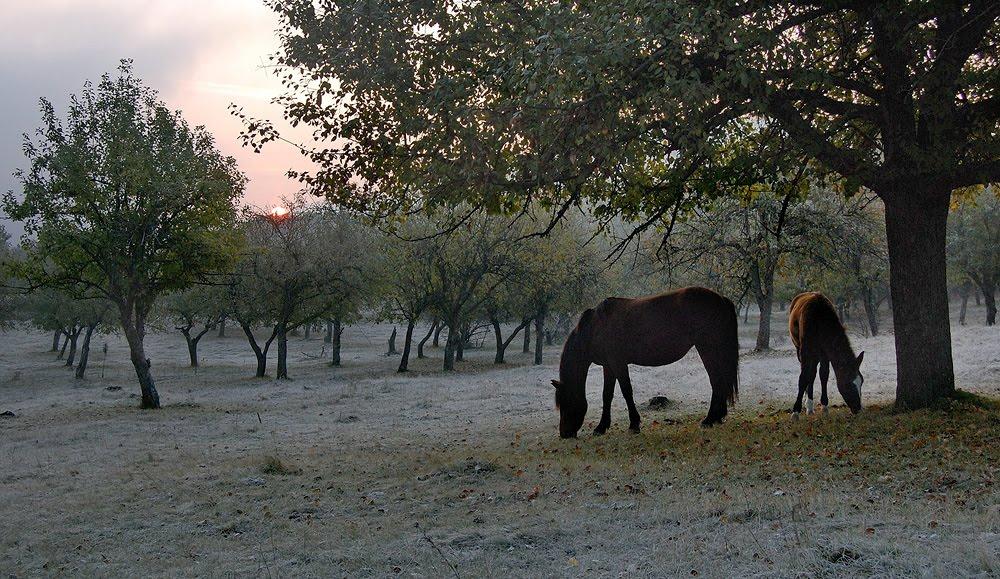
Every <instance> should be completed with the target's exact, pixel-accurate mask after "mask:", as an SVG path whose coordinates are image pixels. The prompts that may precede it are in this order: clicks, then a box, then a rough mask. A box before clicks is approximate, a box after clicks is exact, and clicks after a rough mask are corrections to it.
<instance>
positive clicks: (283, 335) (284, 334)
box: [274, 323, 294, 380]
mask: <svg viewBox="0 0 1000 579" xmlns="http://www.w3.org/2000/svg"><path fill="white" fill-rule="evenodd" d="M293 333H294V331H293ZM274 377H275V378H276V379H278V380H287V379H288V328H287V327H286V326H285V324H284V323H281V324H278V370H277V371H276V372H275V374H274Z"/></svg>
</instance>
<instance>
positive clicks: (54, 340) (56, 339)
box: [49, 330, 62, 352]
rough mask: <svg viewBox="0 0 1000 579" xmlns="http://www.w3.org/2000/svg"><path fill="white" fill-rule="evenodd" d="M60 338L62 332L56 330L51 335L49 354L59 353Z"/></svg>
mask: <svg viewBox="0 0 1000 579" xmlns="http://www.w3.org/2000/svg"><path fill="white" fill-rule="evenodd" d="M61 337H62V330H56V331H55V333H53V334H52V349H51V350H49V351H50V352H58V351H59V338H61Z"/></svg>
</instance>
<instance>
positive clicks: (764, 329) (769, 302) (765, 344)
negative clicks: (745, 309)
mask: <svg viewBox="0 0 1000 579" xmlns="http://www.w3.org/2000/svg"><path fill="white" fill-rule="evenodd" d="M773 306H774V299H773V298H772V297H771V294H770V292H768V293H766V294H764V295H758V296H757V308H759V309H760V319H758V320H757V345H756V350H757V351H758V352H766V351H768V350H770V349H771V312H772V308H773Z"/></svg>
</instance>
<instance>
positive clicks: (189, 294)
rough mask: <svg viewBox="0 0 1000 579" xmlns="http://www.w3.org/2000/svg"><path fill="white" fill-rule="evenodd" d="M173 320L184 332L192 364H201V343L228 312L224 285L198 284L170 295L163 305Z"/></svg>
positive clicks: (171, 321) (177, 327)
mask: <svg viewBox="0 0 1000 579" xmlns="http://www.w3.org/2000/svg"><path fill="white" fill-rule="evenodd" d="M163 307H164V310H165V313H166V315H167V316H168V318H169V320H170V323H172V324H174V327H175V328H176V329H177V330H178V331H179V332H180V333H181V335H183V336H184V341H185V342H186V343H187V348H188V358H189V359H190V361H191V367H192V368H197V367H198V343H199V342H200V341H201V339H202V338H203V337H204V336H205V334H207V333H209V332H211V331H212V330H214V329H215V328H216V327H217V326H218V325H219V324H220V323H221V322H222V318H223V317H224V316H225V292H224V288H220V287H218V286H209V285H197V286H194V287H191V288H188V289H186V290H183V291H179V292H174V293H172V294H170V295H168V296H167V298H166V300H165V303H164V305H163Z"/></svg>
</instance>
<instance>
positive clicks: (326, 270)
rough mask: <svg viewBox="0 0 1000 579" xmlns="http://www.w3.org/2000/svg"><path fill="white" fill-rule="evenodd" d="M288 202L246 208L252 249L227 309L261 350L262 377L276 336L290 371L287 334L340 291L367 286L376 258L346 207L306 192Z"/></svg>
mask: <svg viewBox="0 0 1000 579" xmlns="http://www.w3.org/2000/svg"><path fill="white" fill-rule="evenodd" d="M288 205H289V206H290V207H289V210H287V211H286V212H273V213H265V214H259V213H252V212H251V213H250V214H249V215H248V216H247V218H246V220H245V222H244V227H243V230H244V235H245V237H246V240H247V247H246V252H245V255H244V257H243V259H242V261H241V262H240V264H239V266H238V267H237V269H236V272H235V273H234V274H233V276H232V282H231V284H230V302H229V305H228V308H227V309H228V310H229V311H230V315H231V316H232V318H234V319H235V320H236V321H237V322H238V323H239V324H240V326H241V327H242V328H243V332H244V333H245V334H246V336H247V340H248V341H249V343H250V346H251V348H252V349H253V351H254V354H255V355H256V357H257V372H256V375H257V376H258V377H263V376H264V375H265V373H266V367H267V354H268V350H269V349H270V347H271V344H272V343H274V342H277V345H278V360H277V370H276V373H275V377H276V378H279V379H282V378H288V335H289V334H290V333H291V332H292V331H294V330H295V329H297V328H299V327H301V326H303V325H305V324H309V323H312V322H313V321H315V320H317V319H321V318H324V317H326V316H328V315H329V314H331V313H332V312H335V311H336V310H337V307H336V302H337V300H338V299H341V297H342V296H344V295H345V294H352V293H356V292H357V291H358V288H361V287H365V286H366V285H367V284H368V282H369V279H368V277H367V276H369V275H370V271H371V267H370V265H369V264H370V263H371V261H372V259H374V255H373V254H374V253H375V252H373V251H371V247H372V244H371V243H370V240H369V238H368V237H367V236H366V234H365V232H364V231H363V230H362V228H360V227H359V225H358V224H357V223H355V222H354V221H353V220H352V219H351V218H350V217H349V216H347V215H346V214H342V213H338V212H336V211H333V210H332V209H330V208H327V207H308V206H306V205H305V203H304V201H303V200H302V199H301V198H300V199H298V200H295V201H289V202H288ZM260 325H264V326H268V327H269V329H270V334H269V335H268V337H267V338H266V339H265V341H264V342H263V343H262V344H261V343H259V342H258V341H257V339H256V336H255V335H254V329H255V328H256V327H257V326H260ZM337 331H338V335H337V336H336V338H335V339H336V340H339V331H340V330H339V328H338V329H337Z"/></svg>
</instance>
